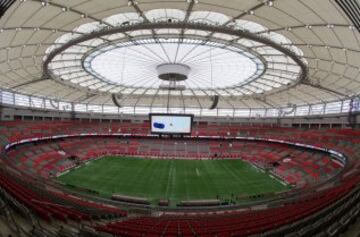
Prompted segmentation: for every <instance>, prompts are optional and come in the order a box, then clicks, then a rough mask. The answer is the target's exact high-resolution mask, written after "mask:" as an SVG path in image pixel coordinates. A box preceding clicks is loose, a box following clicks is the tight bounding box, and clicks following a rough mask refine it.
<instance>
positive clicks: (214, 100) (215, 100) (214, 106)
mask: <svg viewBox="0 0 360 237" xmlns="http://www.w3.org/2000/svg"><path fill="white" fill-rule="evenodd" d="M210 100H211V101H212V104H211V106H210V108H209V109H215V108H216V107H217V105H218V103H219V96H218V95H214V96H213V97H211V98H210Z"/></svg>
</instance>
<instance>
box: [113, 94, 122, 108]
mask: <svg viewBox="0 0 360 237" xmlns="http://www.w3.org/2000/svg"><path fill="white" fill-rule="evenodd" d="M111 98H112V101H113V103H114V104H115V105H116V106H117V107H119V108H121V107H122V106H121V104H120V102H119V101H118V100H119V99H121V95H116V94H112V95H111Z"/></svg>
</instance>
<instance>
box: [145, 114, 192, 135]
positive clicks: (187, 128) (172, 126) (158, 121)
mask: <svg viewBox="0 0 360 237" xmlns="http://www.w3.org/2000/svg"><path fill="white" fill-rule="evenodd" d="M192 121H193V115H189V114H150V122H151V133H154V134H191V129H192Z"/></svg>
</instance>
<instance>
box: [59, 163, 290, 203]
mask: <svg viewBox="0 0 360 237" xmlns="http://www.w3.org/2000/svg"><path fill="white" fill-rule="evenodd" d="M58 180H60V181H61V182H63V183H66V184H70V185H74V186H76V187H80V188H86V189H91V190H95V191H97V192H99V193H100V195H102V196H111V195H112V193H117V194H122V195H129V196H135V197H145V198H148V199H149V200H150V201H152V202H156V201H158V200H159V199H169V200H171V202H179V201H182V200H200V199H215V198H217V196H218V197H219V198H220V199H222V200H226V199H233V200H234V196H241V197H243V196H249V195H257V194H264V193H273V192H280V191H284V190H288V189H289V187H287V186H284V185H283V184H281V183H280V182H279V181H277V180H275V179H272V178H270V177H269V175H268V174H266V173H263V172H260V171H259V170H257V169H256V168H254V167H252V166H251V165H250V164H248V163H246V162H244V161H241V160H236V159H232V160H175V159H165V160H161V159H141V158H128V157H106V158H102V159H99V160H96V161H91V162H89V163H88V164H87V165H84V166H82V167H80V168H78V169H75V170H73V171H71V172H69V173H67V174H64V175H62V176H60V177H59V178H58Z"/></svg>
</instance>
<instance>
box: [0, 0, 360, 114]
mask: <svg viewBox="0 0 360 237" xmlns="http://www.w3.org/2000/svg"><path fill="white" fill-rule="evenodd" d="M137 2H138V5H137V6H138V7H139V9H140V10H141V11H143V12H144V14H145V15H146V16H147V17H148V18H149V20H151V21H153V20H160V21H161V20H163V21H165V20H166V19H167V18H172V19H176V20H179V21H182V20H184V19H185V14H186V10H187V9H188V6H189V3H187V2H186V1H183V2H179V1H175V0H173V1H169V0H167V1H155V0H139V1H137ZM55 4H58V5H59V6H55ZM255 6H259V7H258V9H256V10H255V11H254V12H252V13H251V14H250V13H248V14H243V13H244V12H245V11H248V10H249V9H251V8H253V7H255ZM62 8H66V9H65V10H63V9H62ZM76 11H78V12H76ZM82 14H83V15H82ZM239 15H241V17H240V18H239V19H236V20H235V21H234V22H235V24H237V26H236V28H240V29H246V30H249V31H251V32H261V33H264V31H269V32H270V34H268V36H266V35H267V34H264V35H265V36H266V37H270V39H271V40H274V41H275V42H277V43H280V44H287V45H289V47H296V48H294V50H295V51H296V53H297V54H299V55H300V57H303V59H304V60H306V63H307V64H308V66H309V67H310V81H311V82H320V86H323V87H325V89H321V88H316V86H314V87H310V86H303V85H299V86H296V87H295V88H293V89H290V90H289V89H287V90H285V91H284V92H275V93H270V94H269V95H266V94H265V97H266V99H267V100H268V101H272V103H275V104H274V106H279V107H282V106H286V105H287V104H289V103H295V104H299V105H303V104H308V103H316V102H324V101H331V100H336V99H341V98H340V97H341V96H340V95H336V94H334V93H331V92H329V91H327V90H326V87H329V88H330V89H335V88H336V89H338V90H339V92H340V93H343V94H346V93H350V92H351V93H354V94H359V93H360V91H357V90H358V89H359V82H360V76H359V75H360V71H359V68H360V56H359V54H360V52H359V49H360V44H359V42H360V34H359V32H358V31H356V30H354V29H351V28H350V27H349V26H350V25H351V22H350V21H349V20H348V19H347V18H346V16H345V14H344V13H343V12H342V11H341V9H340V8H339V7H338V6H337V5H336V4H335V3H334V2H332V1H327V0H319V1H312V0H301V1H298V0H296V1H287V0H277V1H274V4H273V6H272V7H269V6H267V5H266V3H265V4H263V1H253V0H241V1H240V0H236V1H219V0H201V1H200V2H199V3H198V4H195V5H194V8H193V9H192V12H191V14H190V21H192V20H194V21H197V22H205V23H207V24H214V25H217V24H219V25H221V24H224V23H228V22H229V20H231V19H232V18H233V17H236V16H239ZM101 19H103V20H104V21H105V22H107V23H110V24H111V25H121V24H122V23H124V22H125V21H129V22H141V21H143V19H139V12H137V9H135V8H134V7H133V6H129V5H128V1H125V0H122V1H118V0H107V1H101V2H99V1H94V0H92V1H85V0H76V1H65V0H55V1H51V2H49V4H48V5H47V6H43V4H42V3H41V1H36V0H33V1H32V0H27V1H26V2H20V1H18V2H16V3H15V4H14V5H13V6H12V7H11V8H10V9H9V10H8V12H6V14H5V15H4V16H3V17H2V18H1V19H0V29H4V30H0V72H1V74H0V88H7V89H11V87H15V86H17V85H19V84H22V83H25V82H30V81H32V80H35V79H37V78H39V77H41V75H42V74H43V72H42V63H43V61H42V60H44V59H46V57H45V58H44V57H42V55H44V54H45V52H46V50H47V49H48V48H49V47H52V45H55V44H54V43H55V41H57V40H58V39H59V37H60V36H63V35H65V34H66V32H67V31H70V32H71V31H73V30H76V28H78V27H80V28H81V27H83V28H84V29H85V28H86V26H82V25H83V24H86V23H90V24H94V25H95V24H98V23H96V20H99V21H100V20H101ZM231 24H234V23H231ZM98 25H100V24H98ZM89 26H91V25H89ZM100 26H101V25H100ZM25 27H30V29H26V28H25ZM101 27H103V26H101ZM8 28H11V29H8ZM44 28H49V29H44ZM34 29H35V30H34ZM94 29H96V28H92V27H90V28H88V30H81V31H82V32H83V33H85V32H86V33H90V34H91V32H92V31H93V30H94ZM181 33H182V31H181V30H172V29H162V30H155V34H161V35H166V34H172V35H179V34H181ZM184 33H185V34H186V35H188V36H187V37H193V36H190V34H191V35H198V36H203V37H206V36H209V35H211V36H212V37H216V38H219V39H223V40H225V41H231V40H234V39H236V37H233V36H230V35H225V34H219V33H216V32H215V33H212V32H208V31H200V30H185V31H184ZM129 34H131V35H132V36H144V35H148V36H149V37H151V36H152V34H153V32H152V31H150V30H147V31H138V32H129ZM68 36H71V37H69V38H68V39H66V36H63V38H61V40H58V41H57V43H59V45H56V47H59V46H61V45H62V44H63V43H66V42H67V41H68V40H70V39H73V38H75V37H80V36H81V35H80V34H79V35H71V34H69V35H68ZM124 37H126V36H125V35H124V34H114V35H108V36H106V37H103V39H107V40H110V41H113V40H117V39H120V38H123V39H124ZM105 42H106V41H104V40H100V39H92V40H89V41H87V42H84V43H83V44H90V45H92V46H94V47H96V46H100V45H101V44H103V43H105ZM238 42H239V43H241V44H242V45H244V47H252V46H259V45H260V44H259V43H257V42H252V41H249V40H246V39H240V40H238ZM23 45H25V47H23ZM164 45H165V44H159V45H157V46H156V47H154V49H155V50H156V52H161V51H163V50H164V49H165V52H169V51H173V48H175V47H169V46H164ZM293 45H294V46H293ZM14 46H16V48H14ZM267 48H268V47H255V48H253V49H254V50H255V51H256V52H258V53H260V54H271V55H270V56H264V58H265V59H266V60H269V63H268V64H267V65H266V67H265V68H266V72H265V74H264V75H262V78H259V80H258V81H254V82H250V83H249V84H248V85H246V86H244V88H243V89H241V88H237V89H231V88H229V89H228V90H227V91H226V92H225V91H222V90H219V91H218V92H217V93H218V94H219V95H221V96H223V101H221V103H220V104H219V106H220V107H223V108H231V106H235V107H236V108H239V109H241V108H248V107H254V108H264V107H268V106H269V105H266V104H265V103H263V102H261V101H259V100H256V99H255V100H251V101H248V100H246V99H245V98H242V96H243V94H246V93H247V94H248V95H247V96H250V97H251V96H253V95H251V93H254V92H255V93H263V91H264V90H265V91H267V90H269V91H270V92H271V91H272V89H275V88H278V87H279V86H280V88H282V87H283V86H284V85H286V84H287V83H288V82H291V81H293V80H295V79H296V78H297V77H296V75H291V74H289V73H286V72H282V73H279V72H278V71H274V70H270V69H271V68H274V69H281V70H288V71H289V72H291V71H294V72H296V73H298V72H299V69H298V67H297V66H291V65H288V64H294V62H292V61H291V60H290V59H289V58H287V57H284V56H275V54H279V52H278V51H276V50H273V49H271V48H270V49H268V50H266V49H267ZM344 48H345V50H344ZM88 50H89V48H88V47H79V46H74V47H71V48H69V49H68V50H66V51H65V52H66V53H65V54H62V55H61V56H60V57H59V58H56V59H61V60H77V61H76V62H73V63H71V62H61V63H57V65H58V66H59V67H69V66H74V65H76V66H77V67H78V68H81V66H82V64H81V60H82V58H83V56H82V55H83V54H84V53H86V52H87V51H88ZM49 52H50V50H48V53H49ZM187 53H188V51H185V50H184V51H179V52H178V56H181V57H183V56H185V55H186V54H187ZM144 55H146V54H144ZM34 56H35V57H34ZM147 56H149V55H147ZM147 56H144V57H147ZM163 56H165V55H163ZM204 59H206V60H208V62H210V60H209V57H205V58H204ZM315 59H316V60H315ZM8 60H10V61H8ZM211 61H213V63H217V64H219V65H220V62H217V61H216V58H215V59H212V60H211ZM35 62H37V65H34V63H35ZM222 62H223V65H222V66H219V70H223V72H224V73H223V75H224V76H225V75H226V73H227V72H229V71H228V70H227V69H226V68H225V67H224V65H226V64H229V63H230V62H231V60H229V61H226V60H225V61H224V60H222ZM273 62H282V63H285V64H286V65H283V64H278V63H277V64H274V63H273ZM208 64H209V63H208ZM209 65H210V64H209ZM139 66H140V65H139ZM119 68H121V67H120V66H119ZM315 70H318V71H315ZM77 71H78V70H77V69H75V68H73V69H70V68H69V69H64V72H65V73H69V72H76V73H75V74H67V75H64V76H65V77H67V80H70V81H69V83H70V82H71V84H67V85H61V83H63V82H61V81H55V80H53V79H51V80H46V81H43V82H40V83H34V84H32V83H29V84H28V85H26V86H21V87H19V88H17V91H18V92H19V93H24V94H37V95H39V96H49V97H54V91H58V93H57V95H56V97H57V99H60V100H64V101H67V100H68V101H74V102H77V101H76V100H77V98H79V97H81V96H72V94H76V93H78V94H79V95H80V94H84V93H85V92H84V91H86V90H84V91H83V88H79V87H77V86H76V84H77V83H81V85H83V86H89V89H92V90H95V89H99V90H100V91H101V92H102V93H105V94H103V95H102V96H97V97H94V98H92V99H89V101H88V102H89V103H92V104H102V103H105V104H108V105H111V104H112V102H111V100H110V99H109V96H106V93H109V94H110V93H112V92H118V91H122V93H130V94H129V96H132V97H136V96H137V97H139V96H140V98H138V99H136V98H134V99H132V100H128V102H129V103H130V104H129V106H132V105H134V104H131V103H136V101H137V100H138V103H139V104H141V105H142V106H145V107H146V105H147V106H151V103H152V101H153V100H154V96H156V95H157V94H159V92H158V91H157V90H156V89H150V90H145V89H142V90H140V89H139V90H133V89H126V90H123V89H121V88H120V89H119V88H116V87H115V88H114V86H113V85H107V84H106V83H104V82H102V81H101V80H99V79H93V80H92V79H91V77H88V76H87V74H81V73H77ZM214 71H216V70H214ZM214 71H213V72H214ZM219 72H220V71H219ZM136 73H137V72H136V71H134V72H131V74H134V75H136ZM267 73H269V75H267ZM131 74H129V75H131ZM219 75H221V74H219ZM209 76H210V73H209V74H208V75H207V76H205V77H204V76H199V79H197V80H200V81H201V80H204V78H206V77H209ZM213 76H214V75H213ZM217 77H218V78H215V79H214V81H218V82H221V80H223V81H226V80H225V78H223V79H222V78H221V76H217ZM282 77H284V78H282ZM82 78H84V79H82ZM200 78H203V79H200ZM286 78H289V79H286ZM89 80H90V81H89ZM91 80H92V81H91ZM200 81H197V82H196V83H195V82H194V85H195V84H197V85H201V84H206V83H205V82H202V83H201V82H200ZM234 81H236V80H234ZM66 83H68V82H66ZM143 84H144V85H146V87H151V83H150V82H147V83H146V82H145V81H144V83H143ZM184 84H185V86H186V87H187V88H191V87H194V88H196V86H194V85H191V83H190V81H185V83H184ZM197 87H198V86H197ZM193 91H195V93H196V95H197V96H198V97H201V96H207V95H211V93H208V92H206V93H205V92H204V91H203V89H200V90H197V89H196V90H193ZM193 91H191V90H190V91H183V92H182V93H181V94H182V95H183V97H184V98H183V100H184V101H183V102H185V101H186V102H188V99H187V98H186V96H194V95H193ZM251 91H252V92H251ZM132 93H133V94H132ZM161 93H162V94H164V95H166V94H167V93H164V91H162V92H161ZM176 94H177V96H178V95H179V94H180V93H179V92H176V93H175V92H174V93H173V94H171V95H173V96H174V98H175V96H176ZM309 94H310V95H312V96H310V95H309ZM227 97H228V98H227ZM180 98H181V97H180ZM204 98H205V97H204ZM204 98H201V99H202V100H204V101H203V104H205V99H204ZM177 99H178V98H177ZM162 100H166V98H165V96H164V97H161V98H160V99H159V98H156V99H155V102H156V103H155V102H154V103H153V104H154V105H155V104H157V105H159V104H162V105H164V104H166V103H165V102H164V101H162ZM178 102H179V101H178ZM208 103H209V102H208ZM178 104H179V105H180V104H181V103H180V102H179V103H178ZM195 106H198V103H195Z"/></svg>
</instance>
